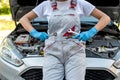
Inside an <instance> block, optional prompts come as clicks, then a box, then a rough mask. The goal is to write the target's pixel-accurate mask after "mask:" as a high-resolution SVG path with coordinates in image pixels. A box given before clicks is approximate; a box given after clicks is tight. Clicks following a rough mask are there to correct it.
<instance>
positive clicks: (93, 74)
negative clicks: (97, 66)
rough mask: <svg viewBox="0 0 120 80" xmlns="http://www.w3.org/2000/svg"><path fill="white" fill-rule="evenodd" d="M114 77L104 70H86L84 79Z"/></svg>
mask: <svg viewBox="0 0 120 80" xmlns="http://www.w3.org/2000/svg"><path fill="white" fill-rule="evenodd" d="M114 79H115V77H114V76H113V75H112V74H111V73H109V72H108V71H105V70H87V71H86V76H85V80H114Z"/></svg>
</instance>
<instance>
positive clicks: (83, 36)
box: [73, 27, 98, 41]
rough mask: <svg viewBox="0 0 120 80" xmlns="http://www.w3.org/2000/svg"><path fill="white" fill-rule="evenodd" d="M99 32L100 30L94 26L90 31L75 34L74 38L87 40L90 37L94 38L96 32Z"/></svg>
mask: <svg viewBox="0 0 120 80" xmlns="http://www.w3.org/2000/svg"><path fill="white" fill-rule="evenodd" d="M97 32H98V30H97V29H96V28H95V27H93V28H91V29H90V30H89V31H85V32H82V33H80V34H78V35H75V36H73V38H75V39H79V40H82V41H87V40H89V39H90V38H92V37H93V36H94V35H95V34H97Z"/></svg>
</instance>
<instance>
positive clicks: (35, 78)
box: [21, 69, 43, 80]
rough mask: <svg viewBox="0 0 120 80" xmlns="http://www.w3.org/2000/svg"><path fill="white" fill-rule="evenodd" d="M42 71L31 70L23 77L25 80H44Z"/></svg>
mask: <svg viewBox="0 0 120 80" xmlns="http://www.w3.org/2000/svg"><path fill="white" fill-rule="evenodd" d="M42 76H43V74H42V69H30V70H28V71H26V72H25V73H23V74H22V75H21V77H22V78H24V79H25V80H42Z"/></svg>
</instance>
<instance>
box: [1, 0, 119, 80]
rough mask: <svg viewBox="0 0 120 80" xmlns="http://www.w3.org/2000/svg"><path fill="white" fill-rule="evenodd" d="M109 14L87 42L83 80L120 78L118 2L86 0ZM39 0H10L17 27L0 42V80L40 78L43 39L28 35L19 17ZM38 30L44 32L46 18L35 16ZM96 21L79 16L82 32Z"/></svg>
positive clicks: (36, 79)
mask: <svg viewBox="0 0 120 80" xmlns="http://www.w3.org/2000/svg"><path fill="white" fill-rule="evenodd" d="M87 1H89V2H90V3H92V4H94V5H95V6H96V7H98V8H99V9H101V10H102V11H104V12H105V13H107V14H108V15H109V16H110V17H111V19H112V20H111V22H110V23H109V24H108V25H107V26H106V28H104V29H103V30H102V31H100V32H99V33H98V34H97V35H95V36H94V37H93V38H92V39H90V40H89V41H87V42H86V54H87V59H86V60H87V69H86V76H85V80H120V30H119V29H118V26H119V21H120V4H119V3H120V1H119V0H87ZM40 2H41V0H10V8H11V12H12V18H13V20H14V21H15V24H16V29H15V30H14V31H13V32H12V33H11V34H10V35H8V36H7V37H6V38H4V40H3V41H2V44H0V79H1V80H42V76H43V74H42V66H43V61H44V56H43V54H44V52H43V47H44V42H40V41H39V40H37V39H35V38H33V37H31V36H30V35H29V33H28V32H27V31H26V30H24V28H23V27H22V26H21V24H19V23H18V20H19V19H20V18H21V17H22V16H23V15H24V14H26V13H27V12H28V11H30V10H31V9H33V8H34V7H35V6H36V5H38V4H39V3H40ZM31 23H32V25H33V26H34V27H35V28H36V29H37V30H38V31H47V26H48V23H47V20H46V19H45V18H43V19H40V20H39V19H35V20H33V21H32V22H31ZM96 23H97V19H95V18H94V17H91V16H90V17H83V18H82V19H81V24H82V29H81V31H85V30H88V29H90V28H91V27H93V26H94V25H95V24H96Z"/></svg>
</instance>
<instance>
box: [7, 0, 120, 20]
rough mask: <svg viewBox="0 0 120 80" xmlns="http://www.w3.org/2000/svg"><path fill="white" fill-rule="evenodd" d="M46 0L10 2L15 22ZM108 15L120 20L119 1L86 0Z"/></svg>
mask: <svg viewBox="0 0 120 80" xmlns="http://www.w3.org/2000/svg"><path fill="white" fill-rule="evenodd" d="M42 1H45V0H9V2H10V8H11V12H12V18H13V20H14V21H18V20H19V19H20V18H21V17H22V16H23V15H24V14H26V13H27V12H29V11H30V10H32V9H33V8H34V7H35V6H37V5H38V4H39V3H41V2H42ZM86 1H88V2H90V3H92V4H93V5H95V6H96V7H97V8H99V9H100V10H102V11H103V12H105V13H106V14H108V15H109V16H110V17H111V19H112V20H114V21H115V20H117V21H118V20H120V17H119V16H120V15H119V14H120V5H119V3H120V2H119V0H86Z"/></svg>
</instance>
